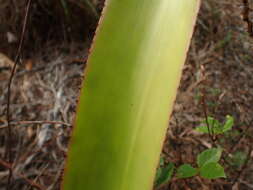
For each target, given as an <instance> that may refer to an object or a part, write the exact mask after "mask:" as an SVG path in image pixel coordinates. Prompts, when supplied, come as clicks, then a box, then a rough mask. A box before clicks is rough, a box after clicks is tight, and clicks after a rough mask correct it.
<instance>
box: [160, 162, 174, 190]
mask: <svg viewBox="0 0 253 190" xmlns="http://www.w3.org/2000/svg"><path fill="white" fill-rule="evenodd" d="M174 168H175V166H174V164H173V163H169V164H168V165H167V166H166V167H165V168H159V169H158V170H157V176H156V180H155V186H156V187H160V186H161V185H163V184H165V183H167V182H168V181H170V179H171V177H172V174H173V172H174Z"/></svg>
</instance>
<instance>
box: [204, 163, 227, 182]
mask: <svg viewBox="0 0 253 190" xmlns="http://www.w3.org/2000/svg"><path fill="white" fill-rule="evenodd" d="M200 176H201V177H203V178H206V179H216V178H220V177H224V178H226V174H225V172H224V168H223V167H222V166H221V165H220V164H219V163H217V162H209V163H207V164H205V165H204V166H202V167H201V168H200Z"/></svg>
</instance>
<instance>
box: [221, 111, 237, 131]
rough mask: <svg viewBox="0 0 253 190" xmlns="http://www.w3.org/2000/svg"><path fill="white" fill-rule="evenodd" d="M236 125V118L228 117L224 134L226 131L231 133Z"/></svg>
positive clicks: (224, 126)
mask: <svg viewBox="0 0 253 190" xmlns="http://www.w3.org/2000/svg"><path fill="white" fill-rule="evenodd" d="M233 125H234V118H233V117H232V116H230V115H227V116H226V122H225V124H224V125H223V129H222V132H223V133H224V132H226V131H229V130H231V129H232V127H233Z"/></svg>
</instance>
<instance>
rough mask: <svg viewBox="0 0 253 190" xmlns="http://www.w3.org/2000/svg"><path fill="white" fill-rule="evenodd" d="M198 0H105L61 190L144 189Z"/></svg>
mask: <svg viewBox="0 0 253 190" xmlns="http://www.w3.org/2000/svg"><path fill="white" fill-rule="evenodd" d="M199 2H200V1H199V0H107V1H106V2H105V8H104V10H103V14H102V15H103V16H102V18H101V20H100V25H99V27H98V29H97V32H96V37H95V41H94V43H93V45H92V48H91V54H90V55H89V58H88V61H87V62H88V64H87V67H86V78H85V81H84V83H83V85H82V90H81V96H80V100H79V105H78V110H77V114H76V121H75V127H74V131H73V135H72V140H71V143H70V148H69V152H68V160H67V165H66V170H65V175H64V178H63V179H64V180H63V189H64V190H150V189H151V188H152V185H153V181H154V178H155V171H156V168H157V163H158V160H159V155H160V152H161V149H162V144H163V140H164V137H165V134H166V129H167V126H168V119H169V115H170V113H171V111H172V106H173V102H174V100H175V97H176V92H177V88H178V85H179V80H180V76H181V72H182V68H183V63H184V61H185V58H186V53H187V49H188V46H189V44H190V39H191V35H192V32H193V27H194V23H195V20H196V15H197V12H198V8H199Z"/></svg>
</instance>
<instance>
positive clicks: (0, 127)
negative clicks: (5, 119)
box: [0, 121, 72, 129]
mask: <svg viewBox="0 0 253 190" xmlns="http://www.w3.org/2000/svg"><path fill="white" fill-rule="evenodd" d="M30 124H53V125H56V124H59V125H65V126H67V127H71V126H72V125H71V124H69V123H65V122H62V121H12V122H10V125H30ZM7 127H8V124H4V125H2V126H0V129H4V128H7Z"/></svg>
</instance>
